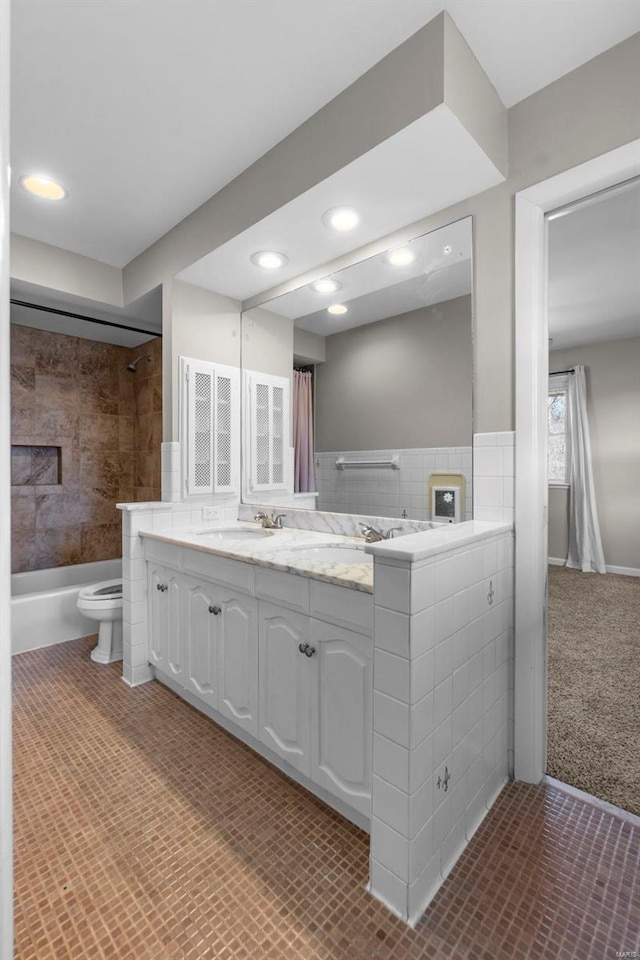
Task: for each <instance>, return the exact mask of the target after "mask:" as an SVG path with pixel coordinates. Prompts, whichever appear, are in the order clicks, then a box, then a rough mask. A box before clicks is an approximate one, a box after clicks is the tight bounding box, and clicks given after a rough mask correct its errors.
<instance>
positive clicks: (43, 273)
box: [11, 233, 123, 307]
mask: <svg viewBox="0 0 640 960" xmlns="http://www.w3.org/2000/svg"><path fill="white" fill-rule="evenodd" d="M11 277H12V278H13V279H15V280H24V281H26V282H28V283H37V284H38V285H39V286H41V287H50V288H51V289H52V290H62V291H64V293H71V294H73V295H74V296H77V297H86V298H87V299H88V300H97V301H98V302H99V303H109V304H113V305H114V306H117V307H121V306H122V305H123V298H122V270H120V268H119V267H111V266H109V264H107V263H101V262H100V261H99V260H92V259H91V257H83V256H81V255H80V254H79V253H72V252H71V251H70V250H62V249H61V248H60V247H53V246H52V245H51V244H50V243H41V242H40V241H39V240H31V238H30V237H22V236H20V234H17V233H12V234H11Z"/></svg>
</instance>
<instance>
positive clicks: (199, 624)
mask: <svg viewBox="0 0 640 960" xmlns="http://www.w3.org/2000/svg"><path fill="white" fill-rule="evenodd" d="M213 591H214V588H213V587H212V586H211V585H207V586H203V585H202V584H194V583H189V586H188V590H187V601H186V604H187V611H186V612H187V616H186V622H187V652H186V656H185V660H186V674H185V686H186V688H187V690H191V692H192V693H195V694H196V696H198V697H200V699H201V700H204V702H205V703H208V704H209V706H210V707H214V708H217V706H218V676H219V670H218V658H219V651H220V624H221V607H220V605H219V603H218V602H217V601H216V599H215V597H214V595H213Z"/></svg>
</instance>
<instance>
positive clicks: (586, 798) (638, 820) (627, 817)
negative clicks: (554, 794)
mask: <svg viewBox="0 0 640 960" xmlns="http://www.w3.org/2000/svg"><path fill="white" fill-rule="evenodd" d="M544 782H545V784H546V785H547V786H548V787H553V788H554V789H555V790H560V791H561V792H562V793H566V794H568V795H569V796H570V797H575V799H576V800H582V801H583V803H590V804H591V806H592V807H597V808H598V810H604V811H605V813H610V814H611V816H613V817H618V819H619V820H624V822H625V823H630V824H631V825H632V826H634V827H640V817H637V816H636V815H635V813H629V811H628V810H623V808H622V807H616V805H615V804H614V803H608V802H607V801H606V800H601V799H600V797H594V796H593V794H592V793H585V791H584V790H578V788H577V787H572V786H571V784H570V783H563V781H562V780H556V778H555V777H545V778H544Z"/></svg>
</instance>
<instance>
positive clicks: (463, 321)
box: [242, 218, 473, 522]
mask: <svg viewBox="0 0 640 960" xmlns="http://www.w3.org/2000/svg"><path fill="white" fill-rule="evenodd" d="M471 292H472V230H471V218H466V219H464V220H460V221H457V222H456V223H453V224H450V225H448V226H446V227H443V228H441V229H439V230H436V231H433V232H431V233H429V234H426V235H424V236H421V237H417V238H416V239H414V240H411V241H410V242H407V243H405V244H403V245H401V246H398V247H396V248H392V249H391V250H388V251H386V252H385V253H382V254H378V255H376V256H373V257H370V258H368V259H366V260H363V261H361V262H359V263H356V264H354V265H352V266H350V267H347V268H345V269H343V270H341V271H338V272H334V273H332V274H331V275H328V276H326V277H323V278H322V279H321V280H318V281H315V282H314V283H310V284H307V285H305V286H302V287H299V288H297V289H295V290H293V291H291V292H289V293H286V294H284V295H282V296H280V297H277V298H275V299H273V300H270V301H267V302H265V303H264V304H262V305H261V306H259V307H255V308H253V309H252V310H249V311H247V312H245V313H244V314H243V318H242V367H243V385H242V420H243V464H242V486H243V499H244V500H245V501H246V502H251V503H260V504H269V505H270V504H273V505H274V506H285V505H286V506H290V507H293V506H296V507H301V508H306V509H318V510H323V511H330V512H337V513H351V514H362V515H365V516H371V517H401V518H410V519H413V520H439V521H442V522H457V521H460V520H465V519H470V518H471V444H472V352H473V351H472V302H471Z"/></svg>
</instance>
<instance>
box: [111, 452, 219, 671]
mask: <svg viewBox="0 0 640 960" xmlns="http://www.w3.org/2000/svg"><path fill="white" fill-rule="evenodd" d="M163 446H171V445H170V444H163ZM118 507H119V509H120V510H122V641H123V642H122V677H123V680H124V681H125V682H126V683H128V684H129V686H131V687H135V686H137V685H138V684H139V683H146V682H147V680H151V679H152V678H153V671H152V668H151V666H150V665H149V662H148V661H149V650H148V632H147V564H146V561H145V559H144V556H143V553H142V540H141V538H140V537H139V535H138V534H139V533H140V531H141V530H153V529H156V530H162V529H163V528H165V527H188V526H190V525H191V524H194V523H202V522H203V519H205V518H204V517H203V509H204V508H205V507H207V509H208V510H209V511H210V513H209V515H208V516H207V518H206V519H207V520H208V521H209V522H210V521H212V520H213V521H216V520H224V521H232V520H236V519H237V517H238V500H237V499H234V500H228V501H226V502H220V503H218V502H216V503H211V504H203V503H201V502H200V503H198V504H196V503H191V502H188V501H186V502H183V503H169V502H166V501H162V502H160V503H119V504H118ZM211 511H213V513H211Z"/></svg>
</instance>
